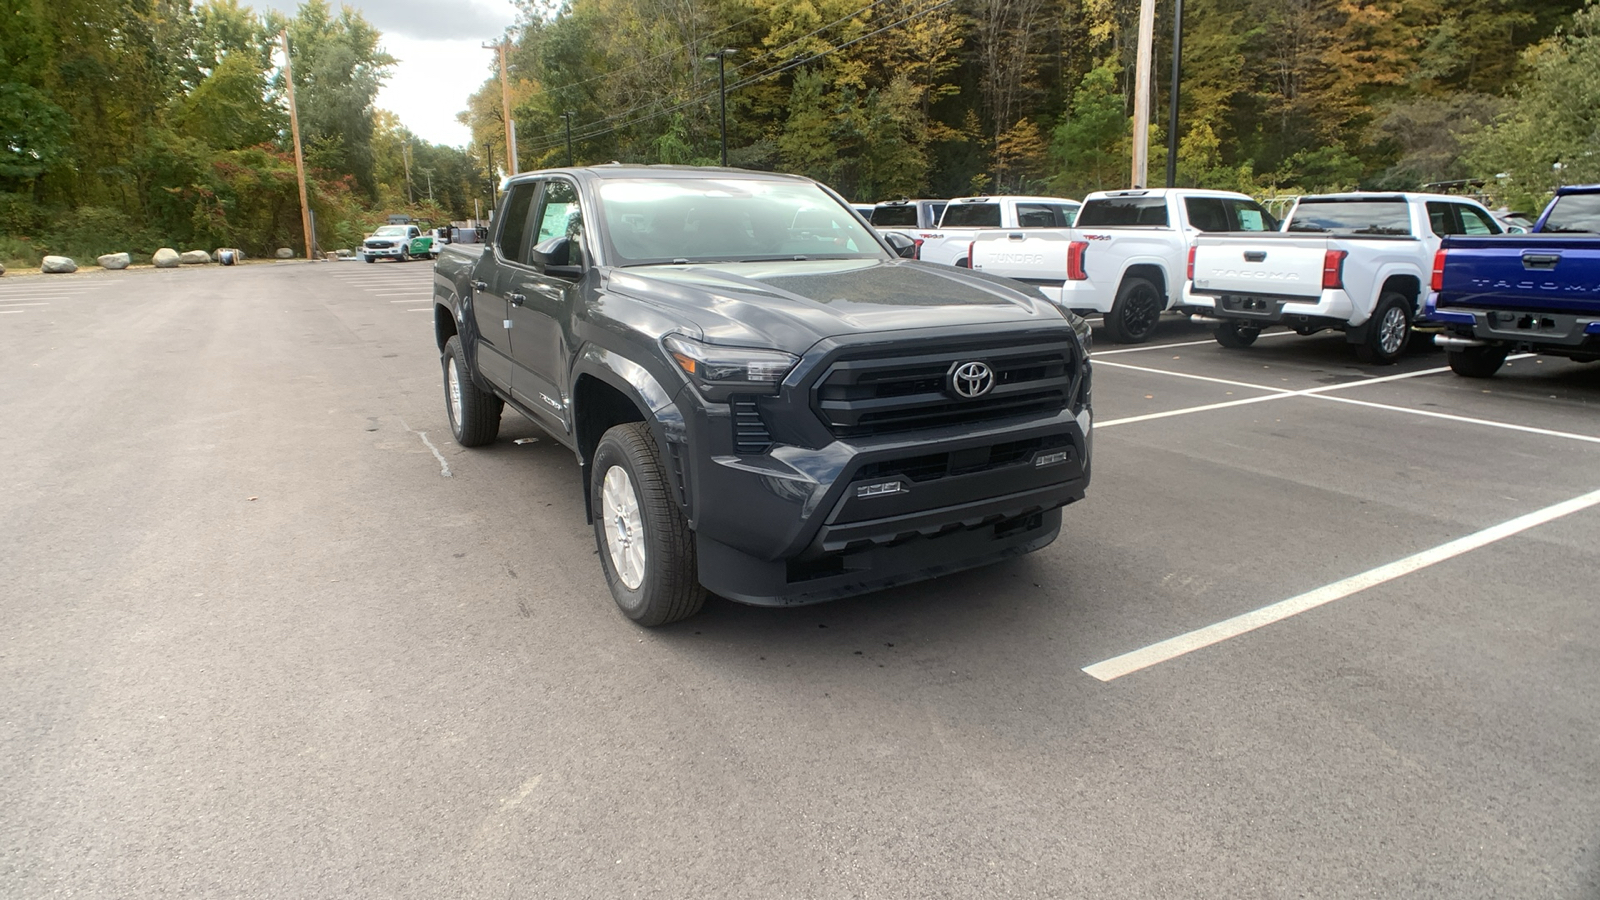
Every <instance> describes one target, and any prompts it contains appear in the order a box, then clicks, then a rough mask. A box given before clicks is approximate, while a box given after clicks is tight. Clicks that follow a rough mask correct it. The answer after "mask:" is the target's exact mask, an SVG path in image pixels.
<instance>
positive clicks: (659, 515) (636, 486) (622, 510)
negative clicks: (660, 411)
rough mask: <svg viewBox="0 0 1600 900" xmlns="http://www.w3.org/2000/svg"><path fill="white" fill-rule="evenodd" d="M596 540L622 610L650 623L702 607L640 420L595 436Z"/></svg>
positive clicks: (667, 489)
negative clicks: (598, 436) (599, 436)
mask: <svg viewBox="0 0 1600 900" xmlns="http://www.w3.org/2000/svg"><path fill="white" fill-rule="evenodd" d="M589 497H590V502H591V505H592V508H593V509H594V542H595V546H597V547H598V548H599V550H600V565H601V566H602V567H604V569H605V573H606V584H607V585H609V586H610V588H611V597H612V599H614V600H616V601H617V607H618V608H619V609H621V610H622V613H623V615H625V616H627V617H628V618H630V619H632V620H634V621H635V622H638V623H639V624H640V625H645V626H649V627H654V626H656V625H666V624H667V623H669V622H676V621H678V620H679V619H686V618H688V617H689V616H692V615H694V614H695V613H697V612H699V611H700V606H701V604H703V603H705V599H706V589H705V588H703V587H701V586H700V579H699V577H698V574H697V573H698V570H697V568H696V562H695V549H694V536H693V535H692V534H690V533H689V525H688V523H687V522H685V521H684V519H683V513H682V512H681V511H680V510H679V509H678V505H677V503H676V502H675V501H674V500H673V499H672V486H671V485H670V484H668V483H667V476H666V473H665V472H664V471H662V469H661V456H660V454H659V453H657V452H656V442H655V438H654V437H653V436H652V435H651V434H650V427H649V426H648V425H645V424H644V423H643V422H630V423H628V424H626V425H618V426H616V427H615V428H612V429H611V430H610V431H607V432H606V433H605V435H604V436H603V437H601V438H600V444H599V446H597V447H596V448H595V451H594V465H593V467H592V469H591V474H590V481H589Z"/></svg>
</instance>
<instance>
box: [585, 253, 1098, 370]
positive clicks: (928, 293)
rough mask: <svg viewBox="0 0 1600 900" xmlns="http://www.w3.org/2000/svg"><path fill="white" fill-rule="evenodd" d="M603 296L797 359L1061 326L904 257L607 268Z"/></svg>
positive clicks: (1041, 304)
mask: <svg viewBox="0 0 1600 900" xmlns="http://www.w3.org/2000/svg"><path fill="white" fill-rule="evenodd" d="M606 288H607V289H608V290H610V291H617V292H620V293H626V294H628V295H629V296H632V297H634V298H637V299H640V300H645V301H648V302H652V303H658V304H663V305H668V306H670V307H672V308H673V309H674V310H675V311H676V312H678V313H679V315H681V317H682V318H683V319H684V320H686V321H688V322H693V323H695V324H697V325H699V326H700V328H701V330H702V332H703V334H704V336H705V338H706V339H707V340H709V341H712V342H714V343H724V344H731V345H740V344H746V345H752V346H776V347H780V348H783V349H788V350H792V351H796V352H798V351H799V350H803V349H805V348H806V347H809V346H811V345H812V344H814V343H816V342H817V341H819V340H821V339H823V338H828V337H835V336H839V335H848V334H860V333H879V332H884V331H895V330H903V329H914V328H915V329H927V328H941V327H945V328H960V329H972V328H975V327H977V328H981V327H984V326H993V325H1007V326H1016V325H1027V324H1036V325H1039V326H1041V327H1051V326H1053V325H1059V326H1062V327H1070V326H1068V325H1067V323H1066V320H1065V318H1064V317H1063V315H1062V314H1061V312H1060V310H1058V309H1057V308H1056V307H1055V306H1053V305H1052V304H1051V303H1050V302H1049V301H1047V300H1045V299H1044V297H1043V296H1042V295H1040V294H1038V293H1036V292H1033V291H1031V290H1029V289H1027V288H1026V287H1025V286H1023V285H1020V284H1017V283H1015V282H1009V281H1006V280H1004V279H999V278H994V277H993V276H988V275H983V274H981V273H974V272H970V271H968V270H966V269H955V268H950V267H948V266H939V265H935V264H933V263H923V262H917V261H914V260H902V259H891V260H882V259H847V260H796V261H783V262H762V263H731V264H717V265H698V266H697V265H689V266H671V265H663V266H633V267H629V268H626V269H611V270H609V271H608V273H607V277H606Z"/></svg>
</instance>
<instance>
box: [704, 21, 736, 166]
mask: <svg viewBox="0 0 1600 900" xmlns="http://www.w3.org/2000/svg"><path fill="white" fill-rule="evenodd" d="M738 52H739V51H737V50H734V49H731V48H727V47H724V48H723V49H721V50H718V51H717V52H715V53H712V54H710V55H709V56H707V57H706V59H707V60H712V59H714V60H716V61H717V95H718V97H719V98H720V99H721V108H722V164H723V166H727V164H728V69H727V59H728V57H730V56H732V55H734V54H735V53H738Z"/></svg>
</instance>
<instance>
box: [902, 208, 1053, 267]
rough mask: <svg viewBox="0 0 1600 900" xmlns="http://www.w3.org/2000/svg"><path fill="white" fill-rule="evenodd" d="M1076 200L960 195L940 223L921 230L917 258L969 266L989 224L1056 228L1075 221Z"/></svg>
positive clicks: (941, 217)
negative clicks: (969, 258) (970, 256)
mask: <svg viewBox="0 0 1600 900" xmlns="http://www.w3.org/2000/svg"><path fill="white" fill-rule="evenodd" d="M1079 206H1081V204H1080V203H1078V201H1076V200H1071V199H1068V198H1066V197H958V198H956V199H955V200H951V201H950V203H949V205H947V206H945V208H944V214H943V215H941V216H940V217H939V227H938V228H934V229H932V230H929V231H922V232H918V233H917V234H916V235H915V237H916V239H917V240H920V241H921V242H922V244H921V251H920V253H919V254H918V256H917V258H918V259H921V260H924V261H926V262H936V263H944V264H945V265H947V266H960V267H962V268H965V267H966V266H967V247H968V245H970V244H971V243H972V241H973V239H974V238H976V237H977V236H978V235H979V233H981V232H982V231H983V230H984V229H986V228H1056V229H1064V228H1069V227H1071V225H1072V221H1073V219H1074V218H1076V217H1077V215H1078V207H1079Z"/></svg>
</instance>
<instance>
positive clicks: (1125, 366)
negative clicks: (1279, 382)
mask: <svg viewBox="0 0 1600 900" xmlns="http://www.w3.org/2000/svg"><path fill="white" fill-rule="evenodd" d="M1089 362H1090V364H1091V365H1101V366H1110V367H1112V368H1114V369H1131V370H1132V371H1135V372H1149V373H1151V374H1154V375H1170V376H1172V377H1173V378H1187V379H1189V380H1191V381H1209V382H1211V383H1212V384H1225V385H1228V386H1229V387H1242V388H1249V389H1250V390H1253V391H1276V392H1278V393H1280V394H1290V393H1293V392H1294V390H1293V389H1292V388H1281V387H1268V386H1266V385H1260V384H1251V383H1250V382H1248V381H1230V380H1229V379H1227V378H1212V377H1211V376H1210V375H1191V374H1189V373H1188V372H1169V371H1167V370H1166V369H1152V368H1150V367H1148V366H1135V365H1131V364H1129V363H1119V362H1103V363H1095V362H1094V355H1093V354H1090V355H1089Z"/></svg>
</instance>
